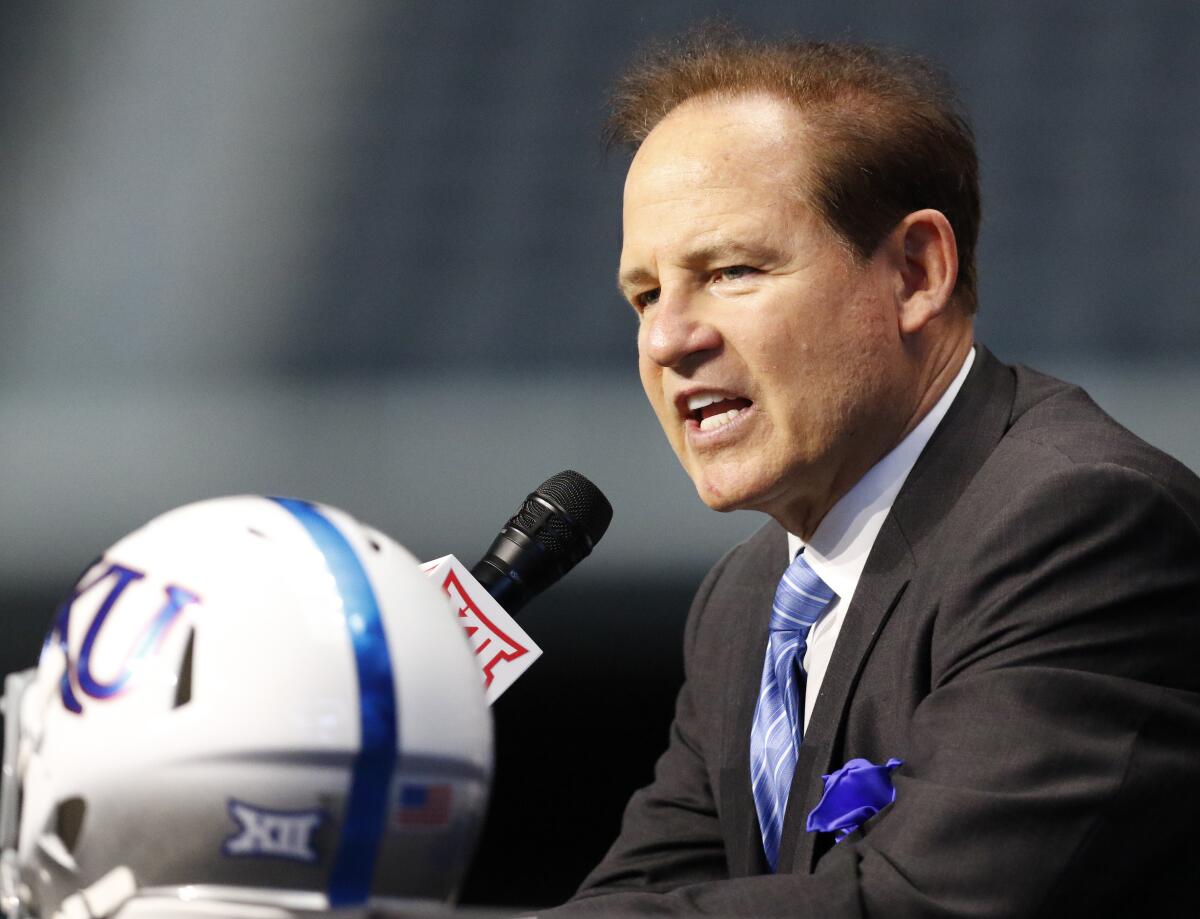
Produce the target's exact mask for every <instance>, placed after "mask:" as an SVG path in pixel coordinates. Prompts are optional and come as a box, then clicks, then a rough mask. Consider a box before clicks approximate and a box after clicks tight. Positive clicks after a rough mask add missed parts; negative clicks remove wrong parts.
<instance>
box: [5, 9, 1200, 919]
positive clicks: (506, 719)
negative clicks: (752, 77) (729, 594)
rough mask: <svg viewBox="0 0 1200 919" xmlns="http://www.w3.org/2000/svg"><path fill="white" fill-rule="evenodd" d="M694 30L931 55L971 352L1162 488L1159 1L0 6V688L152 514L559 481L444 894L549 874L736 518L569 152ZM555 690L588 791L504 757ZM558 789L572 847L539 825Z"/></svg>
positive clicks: (1168, 58)
mask: <svg viewBox="0 0 1200 919" xmlns="http://www.w3.org/2000/svg"><path fill="white" fill-rule="evenodd" d="M720 11H725V12H727V13H730V14H731V15H733V16H734V17H735V18H736V19H737V20H738V21H740V22H743V23H745V24H747V25H748V26H750V27H751V29H752V30H758V31H764V32H766V31H773V30H777V29H787V30H799V31H802V32H804V33H807V34H809V35H811V36H818V37H850V38H857V39H866V40H873V41H882V42H886V43H890V44H892V45H896V46H899V47H902V48H905V49H909V50H915V51H918V52H923V53H926V54H928V55H931V56H933V57H934V58H935V59H936V60H938V61H939V62H940V63H941V64H942V65H944V66H945V67H946V68H947V69H948V70H949V72H950V73H951V74H952V76H953V77H954V79H955V80H956V81H957V83H958V85H959V86H960V88H961V90H962V94H963V97H964V99H965V101H966V103H967V105H968V108H969V109H970V110H971V112H972V115H973V120H974V124H975V127H976V132H977V135H978V140H979V147H980V151H981V156H982V160H983V176H984V213H985V221H984V227H983V232H982V239H981V243H980V255H979V259H980V279H981V300H982V307H981V309H982V312H981V317H980V335H981V337H982V339H983V340H985V341H986V342H988V343H989V344H990V345H991V347H992V348H993V350H995V351H996V352H997V353H998V354H999V355H1000V356H1001V357H1003V358H1006V359H1008V360H1014V361H1022V362H1028V363H1032V364H1035V365H1037V366H1039V367H1040V368H1042V369H1047V370H1050V371H1052V372H1057V373H1059V374H1060V375H1064V376H1068V377H1070V378H1073V379H1076V380H1079V381H1081V382H1084V383H1085V384H1087V385H1088V386H1089V388H1090V389H1091V391H1092V393H1093V395H1094V396H1095V397H1096V398H1097V399H1098V401H1099V402H1100V403H1101V404H1102V405H1104V406H1105V407H1107V408H1108V409H1109V410H1110V411H1111V412H1112V413H1113V414H1114V415H1116V417H1117V418H1118V419H1119V420H1121V421H1123V422H1124V423H1126V424H1127V425H1128V426H1130V427H1131V428H1133V429H1134V430H1135V431H1137V432H1139V433H1141V434H1142V435H1143V436H1145V437H1146V438H1147V439H1149V440H1151V441H1152V442H1154V443H1156V444H1158V445H1160V446H1163V447H1164V448H1166V449H1168V450H1169V451H1170V452H1173V453H1175V454H1176V455H1177V456H1179V457H1180V458H1181V459H1182V460H1184V461H1185V462H1186V463H1188V464H1189V465H1191V466H1192V467H1193V468H1200V433H1198V430H1197V421H1198V420H1200V410H1198V409H1197V396H1198V395H1200V364H1198V363H1197V361H1196V353H1197V349H1198V346H1200V309H1197V307H1198V305H1200V302H1198V301H1200V257H1198V255H1200V247H1198V246H1197V243H1196V230H1197V224H1198V222H1200V110H1198V109H1200V102H1198V100H1200V67H1198V66H1197V62H1196V61H1197V58H1196V49H1197V47H1200V4H1198V3H1194V2H1185V0H1180V2H1174V3H1172V2H1136V3H1135V2H1129V3H1114V2H1096V0H1086V2H1085V0H1080V2H1061V3H1046V2H1006V3H1003V4H1000V3H995V4H993V3H983V2H979V3H973V2H960V3H943V2H933V0H911V2H897V3H884V2H863V3H858V4H848V3H846V2H844V0H839V2H831V0H812V2H807V3H796V2H783V0H775V2H760V3H755V4H752V5H751V4H746V3H738V4H735V3H718V2H702V3H680V2H644V0H643V2H636V3H634V2H612V0H594V2H566V0H564V2H548V0H547V2H524V3H503V2H478V3H466V2H445V0H443V2H433V0H429V2H394V3H382V2H354V0H350V2H346V0H342V2H338V3H316V2H297V0H288V2H282V0H281V2H274V0H257V2H216V0H209V2H190V3H169V2H154V0H114V2H107V3H85V2H80V3H62V2H58V3H55V2H48V3H15V4H14V3H8V4H6V5H5V6H4V7H3V8H2V9H0V138H2V141H3V142H2V145H0V165H2V167H3V168H0V202H2V203H3V206H2V207H0V305H2V308H0V444H3V449H2V451H0V522H2V524H3V525H2V526H0V602H2V603H3V604H4V605H3V609H4V616H5V618H4V628H5V632H4V638H3V639H0V658H2V659H0V664H2V665H3V669H4V670H8V669H11V668H12V667H15V666H19V665H21V664H23V663H26V662H32V660H33V658H34V655H35V653H36V646H37V640H38V637H39V636H40V634H41V632H42V630H43V629H44V625H45V622H46V621H47V620H48V618H49V615H50V611H51V609H52V606H53V602H54V599H55V597H56V596H58V595H60V594H61V593H62V592H63V591H65V590H66V589H67V587H69V585H70V583H71V581H72V579H73V577H74V575H75V574H76V572H77V571H78V570H79V569H80V567H81V566H82V565H83V564H84V563H85V562H86V561H87V560H88V559H89V558H91V557H92V556H93V555H95V554H96V553H97V552H98V551H99V550H100V549H102V548H103V547H104V546H105V545H107V544H108V543H110V542H112V541H113V540H114V539H115V538H117V537H118V536H120V535H121V534H122V533H123V532H125V531H127V530H129V529H131V528H132V527H134V526H135V525H137V524H138V523H140V522H142V521H143V520H145V519H147V518H148V517H150V516H152V515H153V514H155V513H157V512H160V511H163V510H166V509H168V508H170V507H172V506H175V505H177V504H180V503H184V502H186V501H189V500H193V499H197V498H201V497H206V496H212V495H219V494H230V493H240V492H267V493H288V494H295V495H300V496H304V497H309V498H314V499H320V500H323V501H326V502H329V503H333V504H336V505H340V506H342V507H345V508H346V509H348V510H350V511H351V512H353V513H355V514H357V515H358V516H360V517H362V518H364V519H366V520H368V521H370V522H372V523H374V524H376V525H377V526H379V527H380V528H382V529H384V530H386V531H388V532H390V533H392V534H393V535H394V536H396V537H397V538H398V539H400V540H401V541H402V542H404V543H406V544H408V545H409V546H410V547H411V548H412V549H413V550H414V551H415V552H416V553H417V554H418V555H419V556H422V557H432V556H435V555H440V554H443V553H445V552H448V551H454V552H456V553H458V554H459V555H461V556H463V557H465V558H467V559H468V561H473V560H474V557H475V556H477V555H478V554H479V553H480V552H481V551H482V550H483V548H484V547H485V546H486V544H487V542H488V541H489V540H490V538H491V536H492V535H493V534H494V532H495V530H496V529H497V528H498V527H499V525H500V524H502V523H503V521H504V520H505V518H506V517H507V516H508V515H509V514H510V513H511V512H512V511H513V510H514V509H515V508H516V506H517V504H518V503H519V502H520V500H521V498H522V497H523V496H524V495H525V494H526V493H527V492H528V491H530V490H531V489H532V488H533V487H534V486H535V485H537V484H538V483H539V482H540V481H542V480H543V479H544V478H545V477H547V476H548V475H550V474H552V473H554V472H557V471H558V470H560V469H562V468H567V467H573V468H577V469H579V470H580V471H582V472H584V473H585V474H587V475H588V476H590V477H591V478H593V479H594V480H595V481H596V482H597V483H598V484H599V485H600V486H601V488H603V489H604V491H605V492H606V493H607V494H608V495H609V497H610V498H611V500H612V503H613V505H614V507H615V510H616V516H615V520H614V523H613V525H612V528H611V530H610V532H609V535H608V536H607V538H606V539H605V542H604V543H603V544H602V545H601V546H600V548H599V549H598V550H597V552H596V553H595V556H594V558H593V559H590V560H589V561H588V562H586V563H585V566H584V568H583V569H582V570H581V571H580V572H579V573H577V574H576V575H574V576H573V577H572V581H571V583H568V584H564V585H563V586H562V587H561V588H559V590H558V592H557V593H552V594H549V595H547V597H545V598H543V600H542V601H540V603H539V604H538V605H537V606H536V609H531V611H530V617H531V618H530V623H529V628H530V630H531V631H533V632H534V634H535V638H537V639H538V640H540V641H542V643H543V644H544V645H545V646H546V647H547V651H548V653H547V658H546V661H545V663H543V664H539V665H538V667H539V668H540V671H541V672H540V675H539V670H536V669H535V670H534V671H531V674H530V676H528V677H527V678H526V683H525V684H523V685H522V686H519V687H518V688H517V689H516V690H514V691H513V698H512V700H506V701H505V703H504V705H505V706H507V708H501V709H498V710H497V716H498V729H499V738H498V743H499V748H498V753H499V757H500V758H499V765H498V768H499V772H498V777H497V797H496V803H495V805H494V809H495V813H494V815H493V816H494V819H493V822H492V827H493V828H490V829H489V833H492V834H502V837H503V839H504V840H505V845H504V846H503V847H502V848H504V849H505V852H504V853H502V854H497V848H498V846H497V839H499V838H500V836H497V837H495V838H493V837H489V838H487V839H485V841H484V847H483V849H482V851H481V855H480V861H479V864H478V866H477V869H476V875H475V876H474V877H475V880H473V881H472V884H473V885H474V886H472V887H470V888H469V891H468V893H469V895H471V896H473V897H474V898H475V899H477V900H479V901H483V902H529V903H533V902H548V901H549V900H551V899H554V898H556V897H558V896H559V895H561V894H562V893H565V892H566V891H567V890H569V889H570V887H571V885H572V884H573V883H574V882H575V881H577V880H578V875H579V873H580V872H581V871H582V870H583V868H584V866H585V865H586V863H587V862H589V861H590V860H592V859H593V858H594V857H595V855H596V853H597V852H598V850H599V849H600V848H602V847H603V842H604V839H605V837H606V836H607V835H608V834H610V833H611V831H612V830H613V828H614V827H615V822H616V819H617V810H616V808H617V805H618V804H619V801H620V799H622V798H623V797H624V796H625V794H627V792H628V787H629V786H630V785H631V784H636V783H637V782H639V781H642V780H644V779H645V778H646V777H647V776H648V774H649V771H648V770H649V760H648V757H649V756H651V755H652V751H653V749H654V748H655V747H657V746H658V745H659V744H660V743H661V740H662V727H663V724H664V723H665V719H666V718H667V717H668V716H669V710H670V693H671V684H672V683H673V681H674V679H675V677H676V675H677V673H678V652H677V650H676V648H677V640H678V637H677V629H678V626H679V623H680V620H681V617H682V615H683V613H684V607H685V604H686V597H687V593H688V591H689V589H690V588H691V587H692V586H694V583H695V581H696V580H697V579H698V577H699V576H700V574H701V573H702V571H703V569H704V568H705V567H706V566H707V565H708V564H709V563H711V561H713V560H714V559H715V558H716V557H717V556H718V555H719V554H720V553H721V551H722V550H723V549H724V547H726V546H727V545H728V544H729V543H730V542H732V541H733V540H735V539H737V538H740V537H741V536H742V535H744V534H746V533H748V532H750V531H751V530H752V529H753V528H754V527H755V526H756V525H757V520H756V519H755V518H754V517H753V516H752V515H742V514H735V515H730V516H718V515H715V514H712V513H711V512H709V511H707V510H705V509H704V508H703V507H702V506H701V505H700V504H699V503H698V502H697V501H696V499H695V496H694V492H693V491H692V489H691V486H690V484H689V483H688V482H687V480H686V479H685V477H684V476H683V474H682V473H681V472H680V470H679V469H678V467H677V465H676V463H675V461H674V458H673V456H672V455H671V453H670V451H669V449H668V448H667V446H666V444H665V442H664V441H663V439H662V437H661V434H660V432H659V431H658V428H657V424H656V422H655V421H654V419H653V416H652V415H651V413H650V411H649V409H648V407H647V406H646V405H645V404H644V399H643V398H642V396H641V394H640V390H639V388H638V385H637V382H636V373H635V369H634V359H635V354H634V334H635V329H634V320H633V316H632V313H631V312H630V311H629V310H628V309H627V308H625V307H624V306H623V305H622V304H621V302H620V300H619V298H618V297H617V295H616V293H615V289H614V285H613V275H614V271H615V265H616V257H617V252H618V248H619V242H620V227H619V197H620V186H621V181H622V175H623V171H624V161H623V157H622V156H621V155H613V156H610V157H609V158H608V159H607V160H605V159H603V158H602V156H601V150H600V146H599V143H598V141H597V139H596V137H597V133H598V129H599V125H600V122H601V109H602V104H603V97H604V87H605V85H606V84H607V83H608V82H609V80H610V79H611V78H612V76H613V75H614V74H615V73H616V72H617V71H618V69H619V68H620V67H621V65H622V63H623V62H624V61H625V60H627V59H628V57H629V56H630V54H631V53H632V50H633V49H634V48H635V47H636V45H637V44H638V42H640V41H641V40H643V39H644V38H647V37H652V36H663V35H670V34H673V33H675V32H677V31H678V30H679V29H680V28H681V27H682V26H684V25H686V24H688V23H692V22H695V21H696V20H698V19H700V18H702V17H703V16H705V15H707V14H712V13H714V12H720ZM552 649H553V650H555V651H556V652H557V654H558V657H557V658H556V659H553V660H552V655H551V654H550V653H549V652H550V651H551V650H552ZM650 690H653V691H652V692H651V691H650ZM614 693H617V694H620V693H625V694H626V695H625V696H621V697H620V698H623V699H626V705H627V708H626V709H622V708H621V705H620V704H617V703H614V701H613V699H614V698H616V697H615V696H613V694H614ZM564 694H565V697H566V698H568V699H571V698H574V699H578V700H580V701H578V702H576V703H574V704H575V705H576V708H575V709H574V713H575V714H578V712H579V711H583V712H588V713H591V714H593V715H595V716H596V717H600V715H599V713H600V712H601V711H603V712H604V713H605V715H604V717H607V719H608V720H607V721H605V722H604V724H603V725H601V726H599V727H595V726H593V728H591V729H590V732H588V733H579V734H578V735H572V736H573V737H574V742H575V743H577V744H578V750H579V751H580V755H581V757H586V758H587V759H588V760H589V762H593V766H592V768H593V769H598V768H599V767H597V766H595V765H594V758H595V752H596V743H597V738H598V737H603V743H602V747H603V750H604V751H605V755H604V756H603V757H600V758H601V759H603V760H604V762H605V768H604V771H603V772H600V771H596V772H594V773H588V772H586V770H584V771H582V772H581V771H580V770H579V769H576V768H571V769H567V770H563V769H561V768H553V769H548V768H547V767H546V764H545V763H543V762H541V761H539V760H537V759H536V758H535V757H534V756H533V754H532V753H531V752H530V751H531V750H534V749H536V748H537V744H538V743H539V742H544V741H543V740H542V738H545V737H547V736H550V735H555V736H557V737H558V738H559V740H560V741H561V738H562V735H561V734H557V735H556V732H560V731H561V730H562V729H561V728H559V727H557V726H553V724H554V723H553V721H548V720H546V719H547V718H548V717H549V716H547V715H546V714H545V713H546V712H547V711H553V706H554V705H555V704H559V705H561V704H563V703H562V702H561V698H562V697H563V696H564ZM647 699H650V700H651V701H649V702H647V701H646V700H647ZM552 700H558V701H552ZM602 701H603V704H601V703H602ZM589 705H591V706H592V708H588V706H589ZM533 712H536V713H537V717H536V718H535V717H534V715H533ZM518 747H519V748H520V749H518ZM643 747H644V748H645V750H643ZM559 748H560V749H561V744H560V747H559ZM549 749H550V748H549V747H547V750H549ZM548 755H549V754H548ZM521 757H525V758H524V759H521ZM518 762H519V763H520V766H519V768H518V767H516V766H514V765H513V764H514V763H518ZM614 764H615V765H614ZM629 764H632V765H629ZM622 770H624V771H622ZM564 772H565V773H569V775H567V776H566V777H564V776H563V773H564ZM518 774H519V776H520V778H516V776H518ZM530 775H533V776H534V778H533V779H529V776H530ZM527 779H528V780H529V782H532V783H533V785H536V789H532V788H531V785H530V784H529V783H528V782H527V781H526V780H527ZM506 783H507V784H506ZM556 783H557V784H556ZM547 789H551V790H550V791H548V790H547ZM555 795H557V796H558V797H555ZM539 796H540V797H539ZM582 796H590V797H589V798H588V799H589V800H591V801H592V802H593V804H594V805H595V806H594V807H593V808H591V809H589V810H590V811H594V812H595V816H594V826H592V825H588V824H587V820H592V819H593V818H592V817H591V816H589V817H587V818H584V822H583V824H580V823H572V824H571V825H570V826H560V825H558V824H557V823H555V822H554V820H553V819H551V817H549V816H544V815H542V814H543V812H548V811H552V810H562V811H567V810H570V809H571V805H572V804H576V805H577V803H578V801H579V800H580V798H581V797H582ZM531 815H532V816H531ZM539 815H541V816H539ZM539 820H540V821H542V822H541V823H539V822H538V821H539ZM563 834H568V835H571V836H572V838H575V839H576V840H577V845H576V846H574V847H570V846H568V847H563V846H562V845H561V844H560V842H559V841H558V840H559V837H561V836H562V835H563ZM589 834H590V835H589ZM513 839H519V840H520V842H519V843H517V844H514V843H513V842H512V840H513ZM522 847H523V848H522ZM567 849H569V850H571V854H570V855H565V854H563V852H564V851H565V850H567ZM519 858H526V859H527V860H528V861H527V862H525V863H524V864H526V871H524V872H523V871H521V870H520V868H519V865H520V864H522V863H521V862H520V861H519V860H518V859H519ZM529 861H536V862H537V863H538V864H539V865H541V866H544V870H540V869H539V870H538V871H535V872H528V870H527V866H528V862H529ZM531 875H533V876H531Z"/></svg>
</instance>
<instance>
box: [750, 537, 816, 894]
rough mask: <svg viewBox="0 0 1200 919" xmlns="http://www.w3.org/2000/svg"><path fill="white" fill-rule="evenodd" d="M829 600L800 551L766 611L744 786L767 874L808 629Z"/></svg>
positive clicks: (796, 730) (789, 761)
mask: <svg viewBox="0 0 1200 919" xmlns="http://www.w3.org/2000/svg"><path fill="white" fill-rule="evenodd" d="M835 596H836V594H834V592H833V591H832V590H830V589H829V588H828V587H827V586H826V585H825V582H824V581H822V580H821V579H820V578H819V577H817V575H816V572H814V571H813V570H812V568H810V567H809V565H808V562H806V561H805V560H804V554H803V550H801V554H799V555H797V556H796V558H795V560H794V561H793V562H792V563H791V565H789V566H788V569H787V571H785V572H784V573H783V577H782V578H781V579H780V581H779V587H778V588H776V590H775V602H774V604H772V606H771V632H770V637H769V638H768V640H767V659H766V661H764V663H763V675H762V688H761V689H760V691H759V694H758V705H757V706H756V707H755V709H754V724H753V725H752V726H751V728H750V783H751V787H752V788H753V790H754V806H755V808H756V809H757V810H758V826H759V829H761V830H762V839H763V852H765V853H766V856H767V864H769V865H770V866H771V870H772V871H775V870H776V869H777V866H778V862H779V837H780V834H781V833H782V831H783V812H784V809H785V808H786V807H787V799H788V790H789V789H790V788H791V785H792V775H793V773H795V771H796V754H797V752H798V751H799V748H800V738H801V736H802V734H803V733H804V713H803V712H802V711H800V685H799V684H800V681H801V680H803V679H804V663H803V662H804V652H805V650H806V649H807V647H808V645H807V639H808V630H809V629H810V628H812V624H813V623H814V622H816V621H817V619H819V618H820V616H821V613H823V612H824V611H825V608H826V607H827V606H829V604H830V603H832V602H833V600H834V598H835Z"/></svg>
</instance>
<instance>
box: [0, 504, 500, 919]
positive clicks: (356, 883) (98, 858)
mask: <svg viewBox="0 0 1200 919" xmlns="http://www.w3.org/2000/svg"><path fill="white" fill-rule="evenodd" d="M4 713H5V757H4V759H5V762H4V775H3V790H2V792H0V846H2V848H3V861H2V862H0V897H2V898H3V899H2V900H0V915H3V916H4V917H5V919H16V917H21V919H24V917H38V919H52V917H56V916H61V917H62V919H76V917H80V919H101V917H106V919H108V917H111V919H137V917H142V916H147V917H148V916H155V917H159V919H174V917H184V916H192V915H195V916H201V915H203V916H215V915H221V916H226V917H230V919H233V917H238V916H243V915H244V916H247V917H255V919H259V917H262V919H269V917H286V916H303V915H320V914H324V913H328V912H331V911H332V912H334V913H335V914H336V915H338V916H354V915H365V914H366V913H367V912H368V911H371V910H393V909H397V908H401V907H403V906H404V905H405V904H409V905H412V904H416V903H420V904H436V903H445V902H448V901H451V900H452V899H453V897H454V895H455V893H456V890H457V886H458V884H459V882H460V880H461V878H462V875H463V874H464V872H465V869H466V865H467V862H468V860H469V857H470V855H471V852H472V850H473V847H474V842H475V839H476V837H477V835H478V830H479V828H480V824H481V821H482V817H483V811H484V806H485V804H486V798H487V789H488V783H489V780H490V774H491V721H490V714H489V712H488V710H487V707H486V704H485V703H484V697H483V688H482V685H481V680H480V675H479V669H478V666H477V664H476V663H475V661H474V658H473V656H472V654H471V651H470V648H469V646H468V643H467V641H466V638H465V636H464V635H463V633H462V630H461V628H460V627H459V626H458V623H457V618H456V616H455V615H454V612H453V610H452V609H451V608H450V606H449V603H448V601H447V599H446V598H445V596H444V595H443V594H442V593H441V592H440V591H439V590H438V589H437V588H436V587H435V586H434V585H433V584H432V583H430V582H429V581H428V580H427V579H426V578H425V576H424V575H423V574H422V573H421V571H420V569H419V566H418V564H417V562H416V560H415V559H414V558H413V557H412V555H410V554H409V553H408V552H407V551H406V550H405V549H403V548H402V547H401V546H399V545H398V544H397V543H395V542H394V541H392V540H391V539H389V538H388V537H386V536H384V535H383V534H381V533H378V532H376V531H374V530H371V529H369V528H367V527H365V526H363V525H362V524H360V523H358V522H357V521H356V520H354V519H353V518H352V517H350V516H349V515H348V514H345V513H344V512H341V511H338V510H336V509H334V508H330V507H326V506H323V505H316V504H311V503H308V502H303V501H296V500H293V499H283V498H279V499H271V498H260V497H239V498H223V499H216V500H212V501H205V502H200V503H198V504H193V505H188V506H185V507H182V508H178V509H176V510H174V511H171V512H169V513H167V514H164V515H163V516H161V517H158V518H156V519H155V520H153V521H151V522H150V523H148V524H147V525H146V526H144V527H142V528H141V529H139V530H137V531H135V532H134V533H132V534H130V535H129V536H127V537H125V538H124V539H122V540H120V541H119V542H117V543H116V544H115V545H114V546H113V547H112V548H111V549H109V550H108V552H106V553H105V554H104V555H103V556H101V557H100V558H99V559H98V560H97V561H96V562H95V563H94V564H93V565H92V566H91V567H90V568H89V569H88V570H87V571H86V572H85V573H84V574H83V576H82V577H81V578H80V580H79V583H78V584H77V586H76V587H75V589H74V590H73V591H72V593H71V594H70V596H69V597H68V598H67V599H66V600H65V601H64V602H63V604H62V605H61V606H60V607H59V609H58V610H57V611H56V613H55V615H54V618H53V621H52V622H51V625H50V629H49V632H48V635H47V638H46V641H45V643H44V645H43V649H42V653H41V658H40V660H39V663H38V666H37V668H36V669H35V670H30V671H25V672H23V673H20V674H12V675H10V676H9V677H8V679H7V681H6V685H5V708H4Z"/></svg>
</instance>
